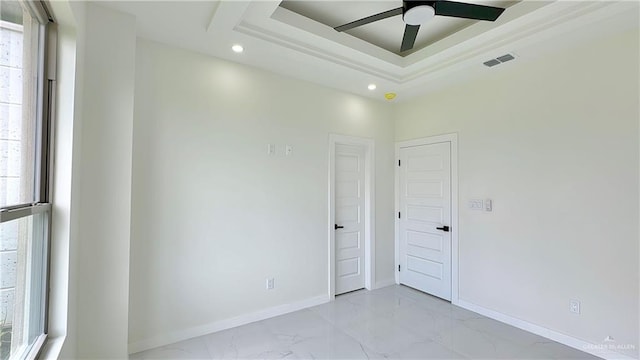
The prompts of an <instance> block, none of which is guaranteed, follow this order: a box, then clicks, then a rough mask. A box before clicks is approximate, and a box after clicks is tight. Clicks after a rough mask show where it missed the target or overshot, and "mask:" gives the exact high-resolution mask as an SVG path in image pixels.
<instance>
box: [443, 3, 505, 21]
mask: <svg viewBox="0 0 640 360" xmlns="http://www.w3.org/2000/svg"><path fill="white" fill-rule="evenodd" d="M434 8H435V10H436V15H441V16H451V17H459V18H465V19H474V20H486V21H495V20H496V19H497V18H498V17H499V16H500V15H501V14H502V12H503V11H504V9H503V8H499V7H493V6H485V5H476V4H466V3H461V2H456V1H436V2H435V4H434Z"/></svg>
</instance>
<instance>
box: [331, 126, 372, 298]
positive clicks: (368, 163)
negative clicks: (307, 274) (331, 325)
mask: <svg viewBox="0 0 640 360" xmlns="http://www.w3.org/2000/svg"><path fill="white" fill-rule="evenodd" d="M336 145H356V146H362V147H363V148H364V150H365V156H364V287H365V288H366V289H367V290H372V289H373V286H374V284H375V280H374V279H375V268H376V266H375V259H376V254H375V246H374V244H375V229H376V221H375V164H374V159H375V144H374V141H373V139H370V138H361V137H355V136H346V135H338V134H329V224H328V228H329V233H328V239H329V241H328V242H329V259H328V262H329V281H328V295H329V300H334V299H335V296H336V284H335V282H336V280H335V266H336V238H335V229H334V228H333V226H332V225H333V224H335V223H336V222H335V220H336V214H335V179H336V174H335V160H336Z"/></svg>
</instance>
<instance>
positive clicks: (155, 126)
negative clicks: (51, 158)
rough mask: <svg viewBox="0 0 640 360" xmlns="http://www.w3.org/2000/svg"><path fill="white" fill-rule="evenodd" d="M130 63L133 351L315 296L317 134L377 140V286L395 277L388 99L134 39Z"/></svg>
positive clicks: (324, 141)
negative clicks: (271, 282) (271, 283)
mask: <svg viewBox="0 0 640 360" xmlns="http://www.w3.org/2000/svg"><path fill="white" fill-rule="evenodd" d="M249 51H250V50H247V52H246V53H245V54H241V55H238V56H251V54H250V53H249ZM136 60H137V70H136V99H135V124H134V147H133V148H134V156H133V158H134V160H133V185H132V186H133V188H132V190H133V198H132V227H131V229H132V233H131V236H132V241H131V274H130V275H131V277H130V279H131V280H130V318H129V342H130V343H135V344H137V345H136V346H134V348H136V349H140V348H141V345H140V344H143V343H144V344H157V343H162V342H163V341H168V339H171V338H172V337H171V336H172V335H171V336H170V335H168V334H170V333H173V334H175V333H180V332H181V331H187V330H188V329H193V328H196V327H202V326H205V327H206V325H208V324H211V323H215V322H217V321H221V320H226V319H229V318H232V317H235V316H240V315H244V314H247V313H252V312H255V311H259V310H263V309H267V308H270V307H273V306H278V305H283V304H289V303H295V302H298V301H303V300H307V299H310V298H318V297H321V296H326V295H327V291H328V290H327V276H328V264H327V262H328V253H327V251H328V250H327V249H328V230H329V224H328V166H329V165H328V164H329V134H342V135H351V136H360V137H366V138H372V139H374V141H375V147H376V149H375V154H376V159H375V166H376V174H375V177H376V179H375V182H376V193H375V197H376V199H375V203H376V242H377V243H376V255H377V256H376V281H378V282H379V281H382V280H389V279H392V278H393V146H394V145H393V143H394V139H393V122H392V121H391V118H390V116H391V109H390V107H389V106H388V104H384V103H381V102H375V101H371V100H368V99H364V98H361V97H358V96H354V95H349V94H345V93H340V92H337V91H334V90H331V89H327V88H323V87H320V86H316V85H312V84H310V83H306V82H302V81H298V80H292V79H289V78H285V77H281V76H278V75H275V74H272V73H269V72H265V71H262V70H257V69H254V68H250V67H247V66H244V65H239V64H234V63H230V62H227V61H222V60H218V59H215V58H211V57H208V56H204V55H200V54H196V53H192V52H188V51H184V50H179V49H176V48H171V47H168V46H165V45H161V44H158V43H154V42H150V41H146V40H141V39H139V40H138V45H137V57H136ZM268 144H275V149H276V151H275V154H274V155H272V156H270V155H268V154H267V145H268ZM286 145H290V146H291V147H292V153H291V154H290V155H288V156H287V155H285V146H286ZM267 278H274V279H275V289H273V290H266V286H265V281H266V279H267ZM154 339H155V340H154ZM143 347H144V346H143Z"/></svg>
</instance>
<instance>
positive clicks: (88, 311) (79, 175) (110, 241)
mask: <svg viewBox="0 0 640 360" xmlns="http://www.w3.org/2000/svg"><path fill="white" fill-rule="evenodd" d="M73 7H74V10H75V13H74V15H75V16H76V17H77V18H78V19H77V21H78V29H77V43H76V51H77V53H76V74H75V75H76V76H75V80H76V84H75V102H74V105H75V109H74V114H75V118H74V120H73V127H74V130H73V131H74V134H73V155H72V157H73V163H72V164H73V170H72V177H73V179H72V188H71V194H70V196H71V205H72V209H71V220H70V223H71V244H70V257H71V263H70V273H71V276H70V282H71V284H70V288H71V290H70V294H73V295H75V297H74V298H72V299H70V308H71V309H72V310H71V313H70V315H69V320H70V321H73V323H72V324H71V325H70V326H69V328H70V336H69V338H68V341H69V343H70V345H71V346H73V348H71V349H66V353H65V354H66V356H73V357H76V358H81V359H87V358H126V356H127V328H128V301H129V281H128V280H129V237H130V212H131V161H132V131H133V100H134V99H133V91H134V70H135V43H136V37H135V35H136V30H135V19H134V18H133V17H132V16H130V15H125V14H122V13H118V12H115V11H113V10H109V9H106V8H103V7H101V6H98V5H95V4H92V3H88V2H87V3H81V2H78V3H74V4H73ZM69 40H70V41H73V40H72V39H69ZM60 80H62V79H59V81H60ZM66 80H68V78H67V79H66ZM59 100H60V101H61V102H63V101H70V100H71V99H68V98H67V99H64V98H62V99H59ZM54 241H55V240H54Z"/></svg>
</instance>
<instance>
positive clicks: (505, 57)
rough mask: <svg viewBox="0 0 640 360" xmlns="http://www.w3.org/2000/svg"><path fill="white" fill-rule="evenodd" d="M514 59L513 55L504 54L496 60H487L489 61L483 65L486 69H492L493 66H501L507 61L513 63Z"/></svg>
mask: <svg viewBox="0 0 640 360" xmlns="http://www.w3.org/2000/svg"><path fill="white" fill-rule="evenodd" d="M513 59H515V56H513V55H512V54H504V55H502V56H498V57H497V58H495V59H491V60H487V61H485V62H483V64H484V65H485V66H486V67H492V66H496V65H500V64H502V63H505V62H507V61H511V60H513Z"/></svg>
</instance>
